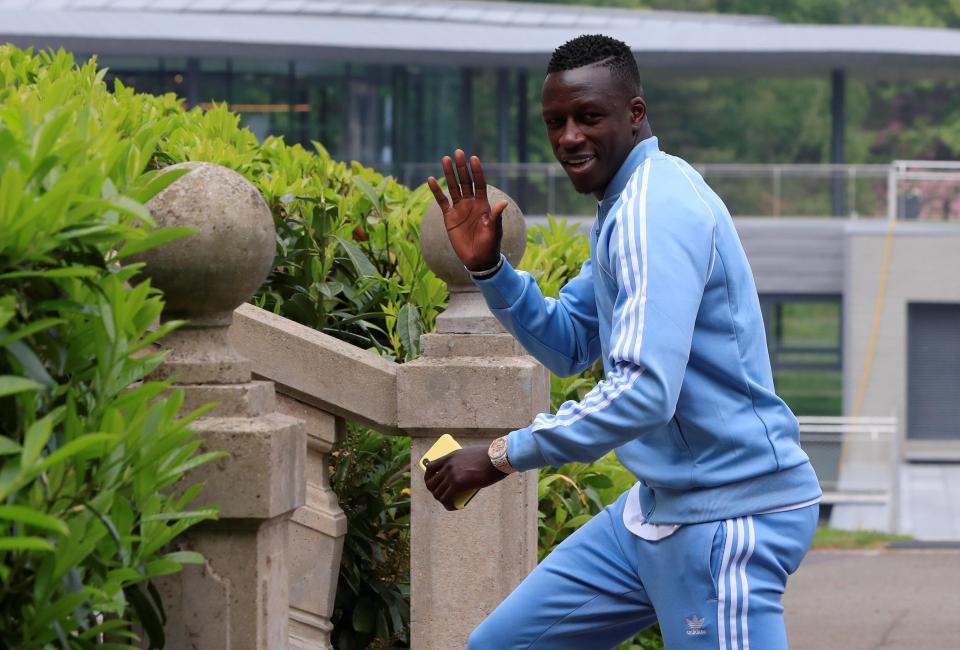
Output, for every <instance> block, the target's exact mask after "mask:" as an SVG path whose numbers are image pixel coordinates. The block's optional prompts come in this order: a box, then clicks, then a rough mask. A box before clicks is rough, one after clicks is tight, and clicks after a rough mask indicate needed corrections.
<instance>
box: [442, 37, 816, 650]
mask: <svg viewBox="0 0 960 650" xmlns="http://www.w3.org/2000/svg"><path fill="white" fill-rule="evenodd" d="M542 109H543V119H544V122H545V124H546V128H547V134H548V136H549V138H550V143H551V145H552V146H553V151H554V154H555V155H556V157H557V160H559V161H560V163H561V164H562V165H563V168H564V170H565V171H566V173H567V176H568V177H569V178H570V181H571V182H572V183H573V185H574V187H575V188H576V189H577V190H578V191H579V192H582V193H591V194H593V195H594V196H596V198H597V200H598V201H599V204H598V206H597V218H596V222H595V224H594V226H593V228H592V229H591V233H590V259H589V260H588V261H587V262H585V263H584V265H583V268H582V269H581V271H580V273H579V275H578V276H577V277H576V278H574V279H573V280H571V281H570V282H569V283H568V284H567V285H566V286H565V287H564V288H563V289H562V290H561V292H560V296H559V298H558V299H556V300H554V299H549V298H544V297H543V295H542V294H541V292H540V290H539V288H538V287H537V285H536V282H535V281H534V280H533V279H532V278H531V277H530V276H529V275H528V274H526V273H522V272H517V271H515V270H514V269H513V268H512V267H511V266H510V264H509V263H508V262H507V261H506V260H505V258H504V257H503V256H501V254H500V248H499V242H500V234H501V228H500V215H501V213H502V212H503V209H504V207H505V204H503V203H500V204H498V205H496V206H493V208H491V207H490V205H489V203H488V202H487V198H486V186H485V182H484V178H483V170H482V168H481V166H480V161H479V160H478V159H477V158H476V157H473V158H471V159H470V165H471V169H472V172H473V180H472V181H471V179H470V176H469V175H468V173H467V160H466V157H465V155H464V153H463V152H462V151H460V150H457V152H456V153H455V158H456V160H455V164H456V168H457V172H456V176H455V175H454V169H453V167H454V161H451V159H450V158H449V157H445V158H444V160H443V169H444V174H445V176H446V179H447V184H448V187H449V191H450V195H451V201H448V200H447V199H446V197H445V196H444V195H443V193H442V191H441V189H440V187H439V185H438V184H437V181H436V179H434V178H432V177H431V178H430V179H429V180H428V183H429V185H430V187H431V189H432V190H433V193H434V196H435V197H436V200H437V202H438V203H439V204H440V207H441V208H442V210H443V213H444V220H445V223H446V227H447V231H448V234H449V236H450V241H451V243H452V244H453V247H454V250H455V251H456V252H457V254H458V256H459V257H460V259H461V260H462V261H463V263H464V265H465V266H466V267H467V269H468V270H469V271H470V272H471V273H472V274H473V277H474V280H475V282H476V284H477V285H478V286H479V287H480V290H481V291H482V293H483V295H484V297H485V299H486V301H487V304H488V305H489V307H490V309H491V311H492V312H493V314H494V315H495V316H496V317H497V319H498V320H499V321H500V322H501V323H502V324H503V326H504V327H505V328H506V329H507V330H508V331H509V332H510V333H511V334H513V335H514V336H515V337H516V338H517V339H518V340H519V341H520V342H521V343H522V344H523V345H524V347H525V348H526V349H527V350H528V351H529V352H530V353H531V354H532V355H533V356H535V357H536V358H537V359H538V360H539V361H541V362H542V363H543V364H544V365H546V366H547V368H549V369H550V370H551V371H553V372H554V373H556V374H558V375H570V374H573V373H577V372H580V371H582V370H584V369H585V368H587V367H588V366H589V365H590V364H591V363H592V362H593V361H594V360H596V359H597V358H598V357H599V358H602V359H603V364H604V370H605V372H606V375H605V378H604V379H603V381H601V382H600V383H598V384H597V386H596V387H595V388H594V389H593V390H591V391H590V393H589V394H588V395H587V396H586V397H585V398H584V399H583V400H581V401H579V402H574V401H570V402H567V403H565V404H564V405H563V406H562V407H561V408H560V409H559V411H558V412H557V413H556V414H553V415H551V414H542V415H539V416H537V418H536V419H535V420H534V421H533V423H532V424H530V426H528V427H525V428H523V429H519V430H517V431H513V432H511V433H510V434H509V435H508V436H505V437H503V438H500V439H498V440H496V441H494V443H493V444H492V445H491V446H490V448H489V449H483V448H482V447H481V448H477V447H468V448H465V449H463V450H460V451H458V452H455V453H453V454H451V455H449V456H447V457H445V458H443V459H440V460H438V461H435V462H433V463H431V464H430V466H429V468H428V470H427V472H426V475H425V480H426V484H427V487H428V488H429V489H430V491H431V492H432V494H433V495H434V496H435V497H436V498H437V499H438V500H440V501H441V502H442V503H443V504H444V506H446V507H447V508H448V509H451V508H452V507H453V503H452V501H453V498H454V497H455V496H456V495H457V494H460V493H461V492H464V491H466V490H468V489H471V488H482V487H485V486H487V485H490V484H492V483H494V482H496V481H498V480H500V479H503V478H504V477H505V476H506V475H507V474H509V473H511V472H513V471H525V470H528V469H533V468H535V467H541V466H544V465H561V464H563V463H566V462H570V461H578V462H592V461H593V460H595V459H597V458H599V457H601V456H602V455H603V454H605V453H606V452H608V451H610V450H615V451H616V454H617V457H618V458H619V459H620V461H621V462H622V463H623V465H624V466H625V467H627V468H628V469H629V470H630V471H631V472H632V473H633V474H634V475H636V477H637V479H638V482H637V484H636V485H634V486H633V488H632V489H630V490H629V491H628V492H627V493H625V494H623V495H622V496H621V497H620V498H619V499H618V500H617V501H616V503H614V504H612V505H611V506H609V507H607V508H606V509H605V510H604V511H603V512H602V513H600V514H598V515H597V516H596V517H594V518H593V519H592V520H591V521H590V522H588V523H587V524H586V525H584V526H583V527H581V528H580V529H579V530H577V531H576V532H575V533H574V534H572V535H571V536H570V537H569V538H567V539H566V540H565V541H564V542H563V543H562V544H560V545H559V546H558V547H557V548H556V549H555V550H554V551H553V552H552V553H551V554H550V555H549V556H548V557H547V558H546V559H545V560H544V561H543V562H542V563H541V564H540V565H539V566H538V567H537V568H536V569H535V570H534V571H533V572H532V573H531V574H530V575H529V576H527V578H526V579H525V580H524V581H523V583H522V584H521V585H520V586H519V587H517V589H516V590H515V591H514V592H513V593H512V594H511V595H510V596H509V597H508V598H507V599H506V600H505V601H504V602H503V603H502V604H501V605H500V606H499V607H498V608H497V609H496V610H495V611H494V612H493V613H491V614H490V616H489V617H487V619H486V620H485V621H484V622H483V623H482V624H481V625H480V626H479V627H478V628H477V629H476V630H474V632H473V634H472V635H471V637H470V647H471V648H484V649H485V648H497V649H500V648H550V649H553V648H578V649H579V648H609V647H611V646H614V645H616V644H617V643H618V642H620V641H622V640H624V639H626V638H629V637H630V636H632V635H633V634H635V633H636V632H638V631H639V630H642V629H643V628H645V627H647V626H649V625H652V624H653V623H655V622H659V623H660V629H661V631H662V632H663V636H664V640H665V642H666V645H667V648H670V649H674V648H721V649H723V650H727V649H731V650H740V649H741V648H742V649H743V650H748V649H749V648H751V647H753V648H754V649H755V650H777V649H779V648H786V647H787V641H786V634H785V632H784V627H783V609H782V607H781V604H780V596H781V594H782V593H783V590H784V587H785V585H786V580H787V576H788V575H789V574H790V573H792V572H793V571H794V570H796V568H797V566H798V565H799V563H800V560H801V559H802V558H803V556H804V554H805V553H806V551H807V548H808V547H809V545H810V542H811V540H812V538H813V533H814V529H815V527H816V523H817V516H818V505H817V504H818V502H819V499H820V489H819V485H818V482H817V478H816V475H815V474H814V471H813V469H812V467H811V466H810V462H809V459H808V458H807V456H806V454H805V453H804V452H803V451H802V450H801V449H800V446H799V443H798V437H799V435H798V425H797V421H796V418H795V417H794V416H793V414H792V413H791V412H790V410H789V408H788V407H787V406H786V405H785V404H784V403H783V401H782V400H780V399H779V398H778V397H777V396H776V394H775V393H774V387H773V379H772V373H771V370H770V362H769V357H768V353H767V348H766V339H765V335H764V327H763V322H762V320H761V316H760V305H759V301H758V298H757V291H756V287H755V285H754V282H753V275H752V273H751V271H750V267H749V265H748V263H747V260H746V257H745V255H744V252H743V249H742V247H741V246H740V241H739V239H738V238H737V234H736V231H735V229H734V226H733V222H732V220H731V218H730V214H729V212H728V211H727V209H726V208H725V206H724V205H723V203H722V201H721V200H720V198H719V197H717V195H716V194H714V192H713V191H711V190H710V188H709V187H707V185H706V183H704V181H703V179H702V178H701V177H700V176H699V175H698V174H697V173H696V172H695V171H694V170H693V169H692V168H691V167H690V166H689V165H688V164H687V163H685V162H684V161H682V160H680V159H679V158H676V157H674V156H670V155H667V154H665V153H663V152H661V151H660V150H659V148H658V143H657V139H656V138H655V137H653V134H652V131H651V128H650V124H649V122H648V121H647V108H646V102H645V101H644V99H643V93H642V89H641V86H640V79H639V72H638V71H637V66H636V62H635V61H634V59H633V55H632V53H631V52H630V49H629V48H628V47H627V46H626V45H625V44H624V43H622V42H620V41H617V40H615V39H611V38H608V37H605V36H581V37H578V38H576V39H573V40H572V41H569V42H568V43H565V44H564V45H562V46H561V47H559V48H558V49H557V50H556V51H555V52H554V54H553V57H552V59H551V61H550V63H549V66H548V74H547V76H546V79H545V81H544V84H543V96H542ZM458 178H459V181H458Z"/></svg>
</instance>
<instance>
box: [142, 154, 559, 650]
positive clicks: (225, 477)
mask: <svg viewBox="0 0 960 650" xmlns="http://www.w3.org/2000/svg"><path fill="white" fill-rule="evenodd" d="M193 166H194V167H195V169H194V170H193V171H192V172H191V173H188V174H187V175H185V176H183V177H182V178H180V179H179V180H177V181H176V182H175V183H173V184H172V185H171V186H170V187H168V188H167V189H166V190H164V191H163V192H161V193H160V194H159V195H157V196H156V197H155V198H154V199H153V200H152V201H151V202H150V204H149V207H150V209H151V212H152V213H153V214H154V216H155V217H156V218H157V220H158V221H159V223H160V224H161V225H165V226H172V225H183V226H187V227H190V228H192V229H194V230H195V231H197V234H196V235H194V236H192V237H189V238H185V239H181V240H179V241H177V242H174V243H172V244H168V245H166V246H163V247H162V248H160V249H156V250H155V251H153V252H151V253H148V254H147V255H145V256H144V258H143V259H144V260H145V261H146V262H147V273H148V275H150V276H151V278H152V279H153V281H154V284H155V285H156V286H158V287H159V288H161V289H163V291H164V293H165V296H166V300H167V310H166V312H165V314H164V318H165V319H171V318H177V319H186V320H188V321H189V323H188V325H186V326H185V327H183V328H181V329H179V330H177V331H176V332H175V333H174V334H172V335H170V336H168V337H167V338H166V339H164V341H163V342H162V345H163V346H164V347H167V348H168V349H169V350H170V353H169V356H168V357H167V360H166V362H165V364H164V365H163V366H162V367H161V368H160V369H159V370H158V372H157V375H158V376H159V377H173V379H174V382H175V385H176V386H178V387H179V388H182V389H183V390H184V391H185V393H186V403H185V408H193V407H195V406H197V405H199V404H203V403H206V402H211V401H215V402H217V403H218V405H217V406H216V408H215V409H214V410H213V411H212V412H210V413H208V414H207V415H206V416H205V417H203V418H201V419H199V420H198V421H196V422H195V424H194V428H195V429H196V430H197V431H198V432H199V433H200V434H201V435H202V436H203V437H204V438H205V440H206V442H205V449H211V450H212V449H218V450H225V451H227V452H229V454H230V455H229V457H228V458H226V459H223V460H221V461H219V462H217V463H215V464H210V465H206V466H203V467H200V468H197V469H196V470H194V471H193V473H192V474H191V475H190V476H189V477H188V479H189V480H190V481H191V482H194V481H202V482H204V483H205V488H204V490H203V492H202V493H201V496H200V498H199V499H200V500H201V501H202V502H203V503H205V504H217V505H219V506H220V518H219V519H218V520H217V521H215V522H207V523H204V524H201V525H199V526H196V527H194V528H193V529H191V530H190V531H189V532H188V533H187V534H186V535H185V536H184V537H183V538H181V540H180V543H181V545H182V546H183V547H184V548H189V549H194V550H198V551H200V552H201V553H203V555H204V557H205V558H206V562H205V564H204V565H203V566H202V567H195V566H189V567H187V568H186V569H185V570H184V571H183V573H181V574H179V575H177V576H174V577H172V578H169V579H167V580H165V581H164V582H163V584H162V585H161V591H162V593H163V595H164V603H165V605H166V609H167V614H168V622H167V628H168V631H167V646H168V647H170V648H178V649H179V648H197V649H203V650H206V649H210V650H214V649H215V650H239V649H247V648H249V649H258V650H274V649H278V648H297V649H307V648H310V649H313V648H330V647H331V646H330V632H331V624H330V616H331V614H332V611H333V604H334V595H335V592H336V582H337V576H338V573H339V565H340V558H341V554H342V549H343V544H344V539H345V536H346V532H347V529H346V518H345V516H344V514H343V512H342V511H341V510H340V507H339V505H338V504H337V499H336V495H335V494H334V493H333V491H332V490H331V489H330V484H329V476H328V471H327V464H328V463H327V458H326V454H328V453H329V451H330V449H331V448H332V446H333V444H334V443H335V442H336V440H337V436H338V435H340V433H341V432H342V431H343V423H344V422H345V421H346V420H353V421H357V422H361V423H363V424H366V425H368V426H370V427H372V428H375V429H377V430H379V431H382V432H385V433H388V434H392V435H407V436H410V437H411V438H412V445H411V447H412V452H411V473H412V481H411V482H412V517H411V522H412V523H411V527H412V530H411V536H412V541H411V583H412V584H411V596H412V603H411V605H412V612H411V619H412V630H411V645H412V647H414V648H417V649H418V650H419V649H438V650H439V649H443V650H449V649H451V648H462V647H465V645H466V639H467V635H468V634H469V632H470V630H471V629H472V628H473V627H474V626H475V625H476V624H477V623H478V622H479V621H480V620H482V619H483V617H484V616H485V615H486V614H487V613H488V612H490V611H491V610H492V609H493V608H494V607H495V606H496V605H497V604H498V603H499V602H500V601H501V600H502V599H503V598H504V597H505V596H506V595H507V594H508V593H509V592H510V590H512V589H513V587H515V586H516V585H517V584H518V583H519V581H520V580H521V579H522V578H523V577H524V576H525V575H526V574H527V572H529V570H530V569H531V568H532V567H533V566H534V564H535V562H536V549H537V536H536V514H537V498H536V497H537V495H536V474H535V473H534V472H527V473H525V474H522V475H517V476H512V477H510V478H509V479H507V480H505V481H501V482H499V483H497V484H496V485H494V486H491V487H490V488H488V489H486V490H483V491H482V492H481V494H480V495H478V496H477V497H476V498H475V499H474V500H473V501H472V502H471V503H470V506H469V507H468V508H466V509H464V510H462V511H457V512H453V513H449V512H446V511H445V510H444V509H443V508H442V506H440V505H439V504H438V503H437V502H436V501H434V499H433V498H432V497H431V495H430V494H429V493H428V492H427V490H426V488H425V486H424V485H423V481H422V480H421V478H420V471H419V469H418V468H417V467H416V460H417V459H418V458H419V457H420V455H422V453H423V452H424V451H426V449H427V448H428V447H429V446H430V445H431V444H432V443H433V441H434V440H435V438H436V437H437V436H438V435H440V434H442V433H452V434H453V435H454V436H455V437H457V438H458V439H460V440H461V442H463V443H464V444H484V445H485V444H487V443H488V442H489V441H490V440H491V439H492V438H494V437H496V436H499V435H503V434H504V433H506V432H508V431H510V430H512V429H514V428H517V427H520V426H524V425H526V424H528V423H529V422H530V420H531V419H532V418H533V417H534V416H535V415H536V414H537V413H539V412H541V411H542V410H544V409H545V408H546V407H547V406H548V403H549V380H548V375H547V373H546V371H545V370H544V369H543V368H542V367H541V366H539V365H538V364H537V363H536V362H535V361H534V360H533V359H532V358H530V357H528V356H526V355H525V354H524V353H523V352H522V351H521V350H520V348H519V347H518V346H517V344H516V343H515V342H514V340H513V339H512V338H511V337H510V336H509V335H508V334H506V333H504V332H503V330H502V329H501V328H500V326H499V324H498V323H497V322H496V320H495V319H494V318H493V317H492V315H491V314H490V313H489V311H488V310H487V309H486V306H485V305H484V303H483V301H482V298H481V297H480V295H479V293H478V292H477V291H476V289H475V288H474V287H473V285H472V283H471V282H470V280H469V278H468V276H467V274H466V272H465V270H464V269H463V267H462V266H461V265H460V263H459V262H458V261H457V260H456V257H455V256H454V255H453V253H452V251H451V250H450V246H449V243H448V241H447V239H446V234H445V231H444V229H443V225H442V219H441V217H440V215H439V212H438V211H437V210H436V209H435V208H431V209H430V210H428V213H427V215H426V216H425V217H424V224H423V228H422V231H421V240H422V245H423V252H424V257H425V258H426V260H427V262H428V264H429V265H430V267H431V268H432V269H433V270H434V271H435V272H436V273H437V275H438V276H440V277H441V278H443V279H444V280H445V281H446V282H447V283H448V285H449V287H450V304H449V308H448V309H447V310H446V312H445V313H443V314H441V315H440V316H439V317H438V319H437V331H436V332H435V333H432V334H426V335H424V336H423V337H422V338H421V350H422V356H421V357H420V358H419V359H417V360H416V361H413V362H411V363H406V364H396V363H393V362H391V361H389V360H387V359H384V358H381V357H378V356H376V355H375V354H373V353H370V352H367V351H364V350H361V349H359V348H356V347H354V346H351V345H349V344H346V343H344V342H342V341H340V340H337V339H334V338H332V337H329V336H326V335H324V334H322V333H320V332H317V331H315V330H312V329H310V328H307V327H304V326H302V325H299V324H297V323H294V322H292V321H289V320H286V319H284V318H281V317H279V316H276V315H274V314H271V313H269V312H266V311H263V310H261V309H257V308H256V307H253V306H251V305H246V304H243V303H244V301H246V300H247V298H248V297H249V296H250V295H251V294H252V293H253V292H254V291H255V290H256V289H257V287H259V285H260V284H261V283H262V281H263V279H264V278H265V277H266V275H267V273H268V272H269V269H270V264H271V262H272V259H273V252H274V239H275V232H274V229H273V221H272V218H271V215H270V213H269V210H268V209H267V206H266V205H265V204H264V202H263V199H262V198H261V197H260V195H259V194H258V193H257V191H256V189H255V188H254V187H253V186H252V185H250V184H249V183H248V182H247V181H246V180H245V179H243V178H242V177H241V176H239V175H238V174H236V173H234V172H232V171H230V170H227V169H225V168H222V167H218V166H216V165H211V164H197V165H193ZM492 193H494V194H496V191H495V190H493V191H492ZM495 199H496V197H491V200H495ZM507 212H508V214H507V215H506V217H505V233H504V251H505V253H506V254H507V256H508V258H510V259H511V260H513V261H514V262H515V261H517V260H519V258H520V257H521V256H522V254H523V249H524V245H525V226H524V224H523V218H522V216H521V215H520V213H519V210H518V209H516V206H515V205H511V207H510V208H508V211H507Z"/></svg>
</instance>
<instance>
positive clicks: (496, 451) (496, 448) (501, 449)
mask: <svg viewBox="0 0 960 650" xmlns="http://www.w3.org/2000/svg"><path fill="white" fill-rule="evenodd" d="M506 451H507V439H506V438H497V439H496V440H494V441H493V442H492V443H491V444H490V455H491V456H502V455H503V454H504V453H506Z"/></svg>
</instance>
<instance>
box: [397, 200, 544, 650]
mask: <svg viewBox="0 0 960 650" xmlns="http://www.w3.org/2000/svg"><path fill="white" fill-rule="evenodd" d="M496 200H499V199H498V198H497V197H495V196H491V202H495V201H496ZM431 210H432V213H431V211H430V210H428V214H427V215H426V216H425V217H424V227H423V230H422V231H421V239H420V242H421V247H422V248H423V253H424V258H425V259H426V260H427V263H428V264H429V265H430V268H431V269H432V270H433V272H434V273H436V274H437V275H438V276H439V277H440V278H441V279H443V280H444V281H445V282H446V283H447V284H448V286H449V287H450V304H449V307H448V308H447V310H446V311H445V312H444V313H443V314H440V316H438V317H437V333H435V334H426V335H424V336H422V337H420V342H421V346H420V347H421V351H422V356H421V357H420V358H419V359H417V360H415V361H412V362H410V363H405V364H403V365H402V366H400V368H399V371H398V375H397V394H398V402H397V417H398V422H399V424H400V428H401V430H402V431H403V432H404V433H405V434H407V435H409V436H410V437H411V451H410V454H411V458H410V460H411V473H412V477H411V481H410V483H411V488H412V498H411V514H410V528H411V539H410V581H411V593H410V619H411V634H410V645H411V647H413V648H417V650H451V649H452V648H465V647H466V645H467V637H468V635H469V634H470V632H471V631H472V630H473V628H474V627H476V625H477V624H478V623H479V622H480V621H482V620H483V619H484V617H486V615H487V614H489V613H490V612H491V611H493V609H494V608H496V606H497V605H499V604H500V602H501V601H502V600H503V599H504V598H506V596H507V595H508V594H509V593H510V592H511V591H512V590H513V589H514V588H515V587H516V586H517V585H518V584H519V583H520V581H521V580H523V578H524V577H525V576H526V575H527V574H528V573H529V572H530V571H531V570H532V569H533V567H534V566H536V561H537V473H536V472H535V471H531V472H524V473H522V474H516V475H512V476H508V477H506V478H505V479H504V480H502V481H500V482H499V483H496V484H494V485H491V486H490V487H488V488H485V489H483V490H481V491H480V493H479V494H477V495H476V496H475V497H474V498H473V500H472V501H471V502H470V503H468V504H467V506H466V507H465V508H464V509H463V510H457V511H454V512H447V511H446V510H445V509H444V508H443V506H441V505H440V504H439V503H438V502H437V501H436V500H435V499H434V498H433V495H431V494H430V491H429V490H427V487H426V485H424V482H423V474H422V472H421V470H420V468H419V466H418V461H419V459H420V458H421V457H422V456H423V454H424V453H425V452H426V451H427V450H428V449H429V448H430V446H431V445H432V444H433V443H434V442H435V441H436V439H437V437H438V436H439V435H441V434H443V433H450V434H452V435H453V437H454V438H457V439H458V440H460V442H461V444H463V445H468V444H469V445H481V446H483V447H487V446H489V444H490V442H491V441H492V440H493V438H495V437H497V436H501V435H504V434H506V433H509V432H510V431H511V430H513V429H517V428H519V427H523V426H526V425H528V424H530V422H531V421H532V420H533V418H534V417H536V415H537V414H538V413H541V412H542V411H544V410H545V409H547V408H548V407H549V406H550V379H549V375H548V374H547V371H546V370H545V369H544V368H543V367H542V366H540V365H539V364H538V363H537V362H536V361H534V360H533V358H532V357H529V356H526V355H525V354H523V350H522V349H521V348H520V347H519V346H518V345H517V344H516V342H515V341H512V340H511V337H510V336H508V335H506V334H505V333H504V332H503V328H502V327H501V326H500V324H499V323H498V322H497V320H496V319H495V318H494V317H493V314H491V313H490V310H489V309H487V306H486V304H485V303H484V301H483V297H482V296H481V295H480V293H479V292H478V291H477V289H476V287H475V286H474V285H473V283H472V282H471V281H470V279H469V276H468V275H467V273H466V271H464V268H463V264H462V263H461V262H460V260H459V259H457V257H456V255H455V254H454V252H453V249H452V248H451V246H450V243H449V240H448V238H447V235H446V231H445V229H444V228H443V223H442V217H441V215H440V211H439V210H438V209H436V207H435V206H434V207H433V208H431ZM511 210H512V209H511V208H508V211H511ZM510 217H511V220H510V221H507V219H505V220H504V236H503V242H502V247H503V251H504V252H505V253H506V255H507V258H508V259H511V260H512V261H513V262H517V261H519V258H520V256H522V254H523V247H524V246H525V243H526V226H525V225H524V222H523V218H522V216H521V215H520V212H519V210H516V213H515V214H511V215H510ZM514 217H515V219H514ZM511 222H514V223H515V225H516V227H514V226H513V225H510V223H511ZM514 258H515V259H514Z"/></svg>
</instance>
